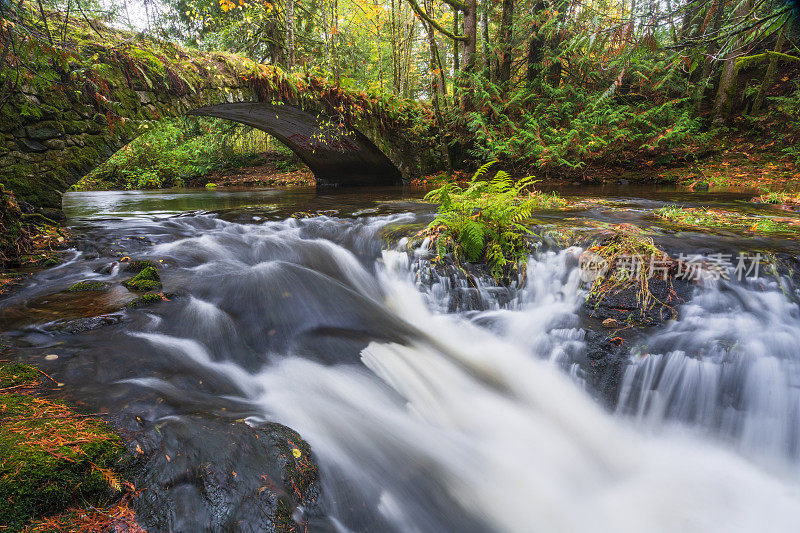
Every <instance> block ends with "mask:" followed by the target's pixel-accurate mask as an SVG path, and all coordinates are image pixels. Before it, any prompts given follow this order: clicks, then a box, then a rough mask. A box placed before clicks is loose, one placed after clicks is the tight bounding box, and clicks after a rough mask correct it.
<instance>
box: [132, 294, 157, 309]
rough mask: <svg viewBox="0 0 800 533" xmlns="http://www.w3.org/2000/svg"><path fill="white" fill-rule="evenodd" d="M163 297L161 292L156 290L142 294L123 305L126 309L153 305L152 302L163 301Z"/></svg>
mask: <svg viewBox="0 0 800 533" xmlns="http://www.w3.org/2000/svg"><path fill="white" fill-rule="evenodd" d="M163 299H164V297H163V295H162V294H161V293H158V292H148V293H147V294H143V295H141V296H139V297H138V298H136V299H134V300H131V301H130V302H128V303H127V305H125V307H127V308H128V309H137V308H139V307H145V306H148V305H153V304H154V303H158V302H160V301H163Z"/></svg>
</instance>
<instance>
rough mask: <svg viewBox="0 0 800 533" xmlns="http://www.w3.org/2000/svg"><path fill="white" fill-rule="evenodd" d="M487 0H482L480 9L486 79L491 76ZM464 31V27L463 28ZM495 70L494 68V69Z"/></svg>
mask: <svg viewBox="0 0 800 533" xmlns="http://www.w3.org/2000/svg"><path fill="white" fill-rule="evenodd" d="M488 3H489V2H488V0H484V2H483V9H481V40H482V41H483V72H484V77H486V79H487V80H491V79H493V78H492V54H491V52H490V51H489V6H488ZM465 31H466V29H465ZM495 72H496V70H495Z"/></svg>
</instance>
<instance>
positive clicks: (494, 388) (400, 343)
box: [20, 213, 800, 533]
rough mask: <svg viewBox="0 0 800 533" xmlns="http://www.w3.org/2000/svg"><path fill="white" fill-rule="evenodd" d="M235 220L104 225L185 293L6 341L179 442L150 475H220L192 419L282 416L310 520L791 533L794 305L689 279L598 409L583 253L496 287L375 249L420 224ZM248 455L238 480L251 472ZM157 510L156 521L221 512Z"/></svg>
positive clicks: (177, 502) (95, 271) (179, 526)
mask: <svg viewBox="0 0 800 533" xmlns="http://www.w3.org/2000/svg"><path fill="white" fill-rule="evenodd" d="M424 220H426V219H423V221H424ZM250 222H251V223H238V222H230V221H225V220H222V219H220V218H218V217H216V216H213V215H200V214H196V215H193V216H185V217H175V218H168V219H158V220H149V221H146V222H141V221H133V222H125V223H120V224H121V226H122V227H123V229H124V231H122V230H115V229H114V227H113V224H115V223H110V226H111V227H109V225H107V226H106V227H105V228H103V230H102V231H103V232H111V233H112V234H113V232H114V231H119V234H122V235H126V236H127V235H131V234H135V235H137V236H140V237H141V238H143V239H144V238H146V239H147V240H148V241H149V242H150V243H151V244H152V246H148V247H145V246H141V247H138V248H136V253H138V254H139V255H142V256H145V255H146V256H149V257H151V258H153V259H157V260H163V265H165V268H164V269H163V273H162V278H163V281H164V285H165V290H167V291H173V290H174V291H176V292H178V293H179V294H182V295H183V296H182V297H179V298H176V299H174V300H172V301H169V302H163V303H162V304H160V306H159V307H157V308H153V309H152V310H149V311H136V312H134V313H131V315H130V316H129V317H128V319H127V321H126V322H124V323H122V324H117V325H112V326H108V327H107V328H106V329H104V330H99V331H92V332H89V333H86V334H72V333H70V334H69V336H64V335H65V334H61V333H58V334H54V333H52V331H53V329H52V328H53V323H50V322H48V323H37V324H35V325H34V326H33V327H31V328H29V329H27V330H24V331H23V333H20V336H21V337H22V339H23V340H24V342H26V343H28V344H30V345H36V344H38V345H40V346H44V347H46V348H43V349H52V347H53V346H61V345H65V346H68V348H65V349H64V350H62V352H61V357H60V358H59V360H58V361H64V364H65V366H64V370H63V373H62V374H61V375H63V376H64V380H65V381H72V382H80V381H81V380H82V382H87V381H90V380H88V379H87V378H86V376H92V378H91V379H92V380H94V383H95V384H93V385H84V386H85V387H87V388H90V387H94V388H93V390H101V391H103V392H102V393H100V396H102V397H104V398H112V399H118V400H117V403H118V404H119V405H123V404H124V407H120V408H121V409H129V410H133V412H134V414H135V415H136V417H137V419H139V418H141V420H144V421H146V423H148V424H152V425H154V426H155V427H157V428H158V430H159V432H162V433H163V434H164V435H166V437H165V442H166V444H165V446H182V447H183V448H181V449H180V453H178V452H176V451H173V450H172V449H169V450H166V452H165V451H162V455H163V454H164V453H168V454H170V455H171V456H172V460H171V462H170V463H169V464H167V463H164V462H162V463H160V464H161V465H162V467H163V468H165V469H169V468H177V467H175V464H176V463H179V462H180V460H189V459H179V457H181V458H182V457H187V458H192V457H195V458H197V460H198V461H201V460H203V461H219V462H220V463H225V465H226V468H227V467H228V463H227V462H226V460H227V459H228V458H226V457H213V456H209V454H211V452H210V451H209V452H207V454H206V455H204V453H205V452H204V450H206V449H208V450H212V451H213V450H217V449H224V448H221V446H222V444H225V445H230V442H229V441H225V442H224V443H220V444H219V446H216V445H215V444H214V443H212V442H211V440H210V439H213V435H210V434H209V435H204V436H203V438H202V439H201V440H200V441H197V440H196V435H197V434H196V433H191V432H188V431H186V430H185V429H181V428H185V427H187V426H189V425H191V424H192V423H195V422H193V421H195V420H196V417H197V416H199V414H200V415H202V414H205V415H206V416H208V417H209V419H210V418H211V417H213V418H214V419H217V418H222V419H223V420H231V421H232V420H236V419H240V418H246V419H247V420H248V421H250V423H252V424H254V425H258V424H260V423H261V422H263V421H278V422H281V423H283V424H285V425H287V426H289V427H291V428H293V429H295V430H297V431H298V432H299V434H300V435H302V437H303V438H304V439H305V440H306V441H308V442H309V443H310V444H311V447H312V450H313V452H314V454H315V456H316V458H317V462H318V463H319V465H320V468H321V483H322V491H321V496H322V501H321V502H320V505H321V508H322V510H323V511H324V513H325V515H326V517H327V518H326V522H325V524H324V525H320V526H319V527H320V528H321V529H322V530H324V529H334V530H338V531H369V532H372V531H401V532H406V531H408V532H414V531H419V532H428V531H431V532H441V531H459V532H462V531H463V532H466V531H481V532H482V531H520V532H528V531H543V532H584V531H609V532H610V531H614V532H631V533H634V532H636V533H638V532H641V531H663V532H678V531H680V532H684V531H695V532H708V531H720V532H723V531H724V532H726V533H727V532H731V531H742V532H744V531H753V530H757V529H759V530H764V529H766V530H768V531H781V532H782V531H787V532H788V531H796V529H797V517H798V516H800V479H798V476H797V468H796V465H797V464H798V463H800V460H798V450H797V448H798V445H797V440H798V431H800V430H799V429H798V393H797V390H798V389H797V385H798V380H797V377H798V373H797V372H798V370H797V359H798V358H797V352H798V350H797V348H796V347H794V346H793V340H794V339H797V338H799V337H800V313H798V308H797V305H796V304H795V303H794V302H793V300H792V299H791V298H789V297H787V296H786V295H784V294H783V293H782V292H781V291H780V290H779V287H778V286H774V287H766V290H760V288H759V287H748V286H745V285H737V284H733V283H723V284H720V285H718V286H708V287H704V288H703V287H701V288H698V289H697V291H696V295H695V296H694V298H693V299H692V301H691V302H690V303H689V304H687V305H685V306H684V307H683V309H682V310H681V317H680V319H679V320H678V321H677V322H674V323H671V324H668V325H666V326H665V327H663V328H661V329H660V330H656V331H655V332H654V333H652V334H650V335H649V336H648V337H647V338H646V340H644V341H642V343H641V347H640V348H639V349H638V350H636V351H635V352H634V354H633V355H632V357H631V364H630V366H629V368H628V369H627V371H626V374H625V377H624V380H623V386H622V394H621V397H620V399H619V407H618V411H619V413H609V412H607V411H606V410H604V409H603V408H602V407H601V406H600V405H599V403H598V402H597V401H596V400H595V399H593V398H592V397H591V396H590V394H589V393H587V391H586V390H585V389H586V388H587V386H586V385H585V383H584V381H583V379H582V377H583V374H584V370H582V369H581V364H580V363H581V360H582V358H584V357H585V352H586V351H587V349H588V345H589V344H590V343H591V340H590V339H589V335H588V327H589V325H590V324H588V323H587V321H586V320H585V317H584V316H583V312H582V304H583V299H584V296H585V294H584V293H583V290H582V289H581V283H580V272H579V270H578V256H579V252H580V250H577V249H567V250H564V251H561V252H558V253H556V252H542V253H538V254H536V255H535V256H534V257H532V258H531V260H530V261H529V264H528V270H527V276H526V283H525V285H524V286H523V287H522V288H521V289H518V290H517V289H505V288H499V287H496V286H494V285H493V284H492V283H491V282H490V281H489V280H487V279H480V278H479V277H476V278H474V279H472V280H470V281H468V282H464V283H462V282H461V281H459V280H457V279H456V280H455V281H454V278H453V276H452V275H438V274H436V273H435V272H434V271H433V270H431V269H430V268H429V267H430V265H429V264H428V263H427V258H426V256H425V254H424V252H422V251H417V252H416V253H412V254H408V253H406V252H405V251H404V250H403V251H401V250H398V249H390V250H387V249H383V250H382V249H381V248H382V247H385V246H382V243H381V237H380V233H381V231H383V230H384V228H386V227H387V226H388V225H392V224H402V223H409V222H419V216H417V215H412V214H409V213H398V214H393V215H388V216H373V217H361V218H356V219H345V218H334V217H327V216H322V217H315V218H310V219H304V220H295V219H287V220H283V221H267V222H263V221H257V223H252V220H250ZM98 231H99V230H98ZM106 240H107V241H108V244H107V245H108V247H113V246H118V243H119V242H121V239H120V238H119V237H118V236H114V235H112V236H110V237H107V238H106ZM137 243H138V241H137V240H136V238H134V239H132V240H131V243H130V244H127V245H126V246H128V247H136V246H139V245H138V244H137ZM402 244H405V243H404V242H401V245H402ZM400 248H402V246H401V247H400ZM143 254H144V255H143ZM108 262H109V259H108V256H107V255H104V252H102V251H100V252H98V253H96V254H94V252H93V253H89V252H86V251H84V253H83V255H80V256H78V258H76V260H75V261H74V262H73V263H72V264H71V265H70V266H68V267H64V269H63V270H62V271H61V272H60V273H59V274H57V275H56V274H52V275H51V277H50V278H47V277H46V276H47V275H48V274H47V273H46V272H45V273H43V275H42V277H40V278H38V281H37V284H32V285H31V287H30V288H29V291H28V293H26V294H27V297H29V298H30V297H31V295H38V294H39V293H40V292H41V291H42V290H43V288H42V285H43V282H44V281H46V282H48V283H51V284H55V283H58V284H61V285H63V286H64V287H66V286H68V285H69V284H71V283H74V282H75V281H78V280H79V279H86V278H87V277H90V278H92V279H98V280H103V281H112V280H116V279H118V278H119V277H120V276H121V274H120V273H119V272H118V270H115V269H110V270H107V269H105V267H104V265H107V264H108ZM454 311H457V312H454ZM59 335H61V336H59ZM65 341H68V342H65ZM794 344H796V343H794ZM645 354H649V355H645ZM70 378H72V379H70ZM80 386H81V385H76V387H80ZM95 394H97V393H95ZM148 394H149V395H150V396H148ZM176 428H178V429H176ZM187 435H188V436H187ZM193 439H195V440H193ZM176 442H177V443H178V444H175V443H176ZM212 444H214V445H212ZM192 446H194V447H195V448H192ZM206 457H209V458H208V459H205V458H206ZM246 457H247V458H248V461H250V462H249V463H248V462H247V461H245V462H244V464H236V465H235V470H236V471H237V472H238V473H239V476H241V477H244V476H245V473H244V472H243V470H242V469H243V468H248V467H250V468H252V469H253V471H254V472H256V473H258V472H260V470H257V469H258V468H261V467H262V465H261V464H260V463H259V464H258V465H253V464H252V461H257V460H258V458H257V457H253V456H246ZM766 459H768V461H767V460H766ZM204 464H205V463H204ZM787 464H789V465H791V466H792V468H788V469H787V468H782V467H783V466H785V465H787ZM228 469H229V470H231V469H233V468H228ZM170 476H172V477H170ZM185 476H186V474H185V473H183V471H182V470H181V471H178V470H176V471H175V472H170V473H169V475H167V474H165V475H164V476H163V477H164V478H165V479H164V480H163V483H162V485H163V486H164V487H166V489H165V490H167V491H168V494H169V497H168V498H167V500H168V501H170V502H172V505H174V508H175V509H196V508H197V507H199V506H202V502H203V501H205V500H203V497H202V495H201V494H199V493H198V492H196V491H194V489H192V488H191V487H188V486H187V483H186V480H185V479H184V478H185ZM256 477H257V476H256ZM232 507H233V506H226V507H224V508H223V509H224V512H225V513H233V514H231V516H236V515H235V512H236V511H231V509H230V508H232ZM297 512H298V513H300V514H302V512H303V510H302V509H299V510H297ZM170 513H171V514H170ZM170 513H167V514H168V515H169V516H168V517H167V518H166V519H165V522H164V523H165V524H167V526H164V529H174V530H180V531H197V530H201V529H204V528H208V527H210V526H209V525H208V524H209V523H212V522H213V521H214V520H217V522H213V523H215V524H230V523H232V522H225V521H224V520H225V519H227V518H225V517H222V518H220V517H219V516H216V515H213V513H210V512H209V513H201V512H197V513H196V514H195V513H194V512H192V513H183V514H182V513H180V512H178V511H170ZM242 513H244V511H242ZM176 515H179V516H177V517H176ZM243 516H245V517H246V519H248V520H252V521H253V523H254V524H258V522H257V520H258V515H252V516H251V515H246V514H245V515H243ZM237 520H239V522H235V523H237V524H240V523H241V520H242V519H241V517H240V518H238V519H237ZM225 527H228V526H219V528H220V529H225ZM252 528H256V529H257V526H252ZM310 530H314V528H313V527H312V528H310Z"/></svg>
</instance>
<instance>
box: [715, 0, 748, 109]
mask: <svg viewBox="0 0 800 533" xmlns="http://www.w3.org/2000/svg"><path fill="white" fill-rule="evenodd" d="M752 8H753V0H744V1H743V2H742V3H740V4H739V6H738V8H737V9H736V13H735V14H734V17H733V18H734V20H733V21H732V22H733V24H734V25H735V24H738V23H740V22H742V21H743V20H744V18H745V17H747V15H748V14H749V13H750V11H751V10H752ZM741 45H742V35H741V34H740V35H739V36H738V37H737V38H736V40H735V42H734V43H733V46H732V47H731V50H730V52H728V55H727V58H726V59H725V65H724V66H723V67H722V76H721V77H720V79H719V87H718V88H717V97H716V99H715V100H714V122H715V123H717V124H719V123H724V122H727V120H728V118H729V117H730V114H731V108H732V107H733V101H734V99H735V97H736V89H737V87H736V85H737V78H738V76H737V74H738V70H737V69H736V60H737V59H738V58H739V56H740V55H741V54H740V51H739V48H740V47H741Z"/></svg>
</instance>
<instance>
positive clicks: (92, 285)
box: [66, 279, 108, 292]
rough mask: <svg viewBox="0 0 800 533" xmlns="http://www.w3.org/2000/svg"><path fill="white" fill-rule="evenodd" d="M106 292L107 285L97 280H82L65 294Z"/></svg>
mask: <svg viewBox="0 0 800 533" xmlns="http://www.w3.org/2000/svg"><path fill="white" fill-rule="evenodd" d="M105 290H108V283H104V282H102V281H97V280H89V279H87V280H83V281H79V282H78V283H76V284H75V285H73V286H71V287H70V288H68V289H67V291H66V292H86V291H105Z"/></svg>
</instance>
